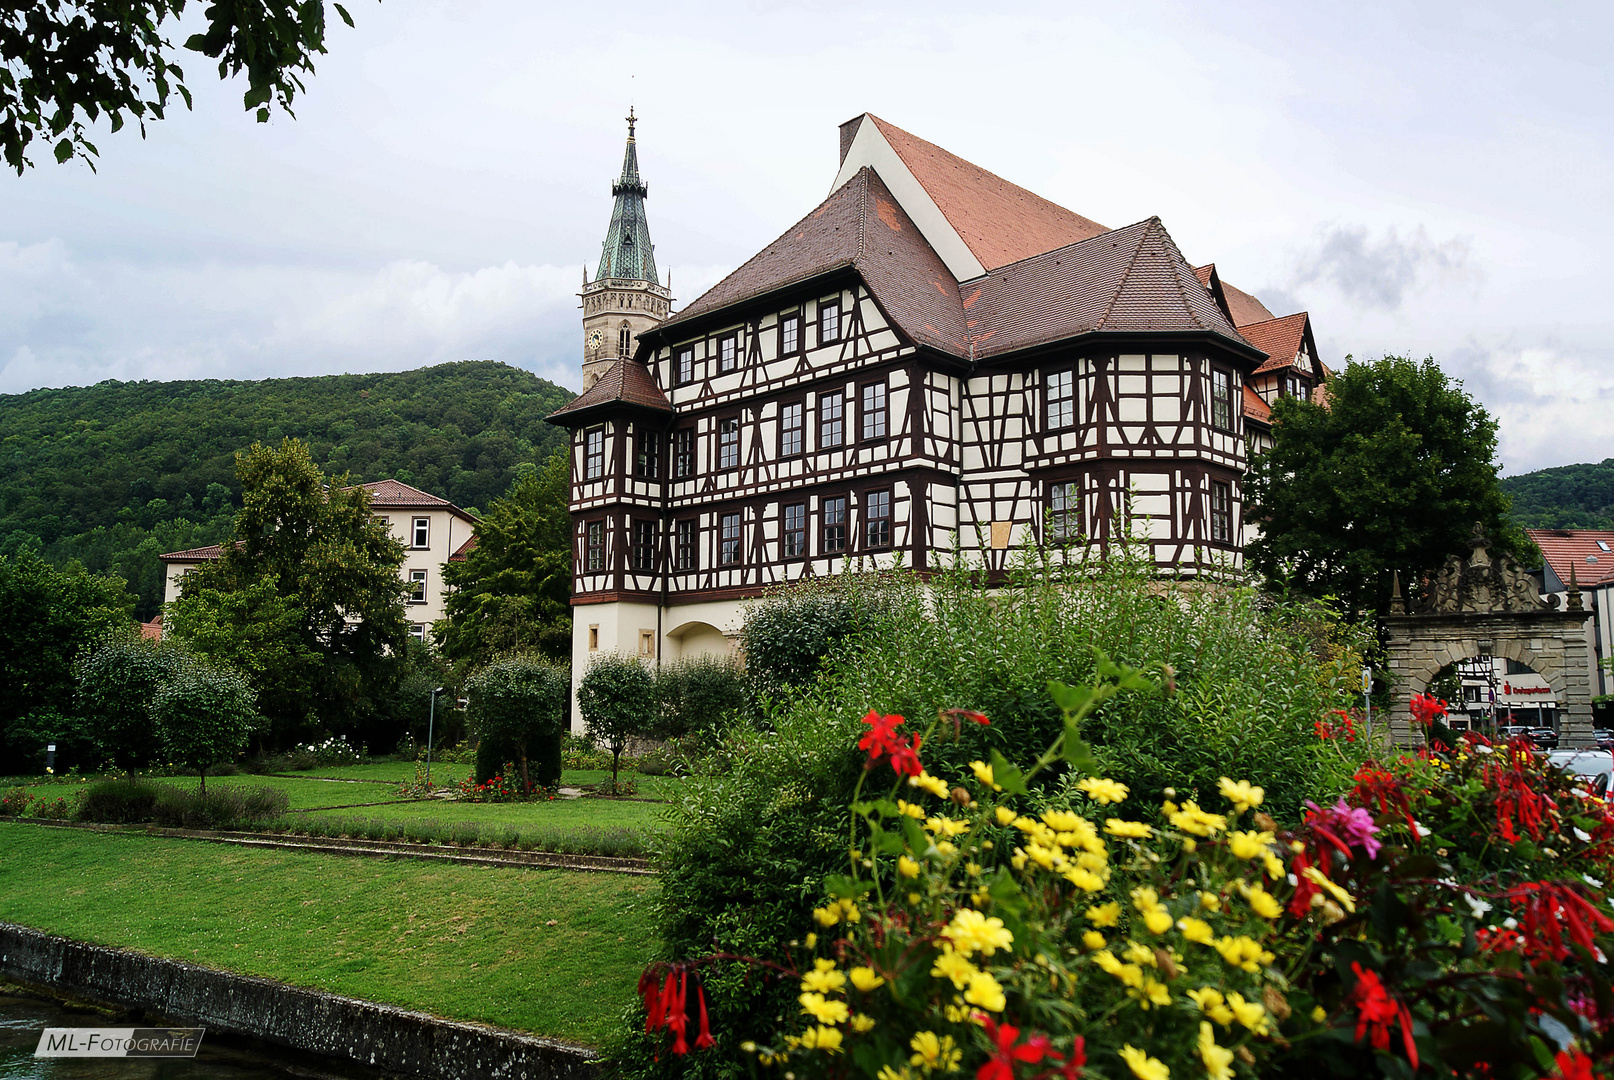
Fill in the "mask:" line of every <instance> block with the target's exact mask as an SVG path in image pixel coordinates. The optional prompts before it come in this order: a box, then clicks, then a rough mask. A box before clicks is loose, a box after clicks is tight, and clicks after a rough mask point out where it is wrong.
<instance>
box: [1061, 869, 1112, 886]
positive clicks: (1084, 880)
mask: <svg viewBox="0 0 1614 1080" xmlns="http://www.w3.org/2000/svg"><path fill="white" fill-rule="evenodd" d="M1065 880H1066V881H1068V882H1070V883H1071V884H1072V885H1074V886H1076V887H1077V888H1078V889H1080V890H1082V892H1090V893H1095V892H1100V891H1102V890H1103V888H1104V879H1103V878H1102V877H1100V876H1099V875H1097V874H1095V873H1093V871H1091V870H1085V869H1083V868H1082V867H1080V866H1078V867H1076V868H1075V869H1073V870H1070V871H1069V872H1067V873H1066V874H1065Z"/></svg>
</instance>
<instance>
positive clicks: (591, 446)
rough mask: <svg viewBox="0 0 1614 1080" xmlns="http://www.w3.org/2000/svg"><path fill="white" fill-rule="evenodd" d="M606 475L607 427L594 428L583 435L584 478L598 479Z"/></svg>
mask: <svg viewBox="0 0 1614 1080" xmlns="http://www.w3.org/2000/svg"><path fill="white" fill-rule="evenodd" d="M604 475H605V429H604V428H602V427H599V428H592V429H590V430H589V431H588V432H586V433H584V435H583V479H584V480H598V479H599V478H600V477H602V476H604Z"/></svg>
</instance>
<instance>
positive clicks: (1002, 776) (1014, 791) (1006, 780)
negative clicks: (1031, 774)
mask: <svg viewBox="0 0 1614 1080" xmlns="http://www.w3.org/2000/svg"><path fill="white" fill-rule="evenodd" d="M992 779H993V780H994V781H996V783H997V785H998V786H999V787H1001V788H1002V789H1003V793H1004V794H1005V795H1024V794H1025V793H1026V780H1025V773H1023V772H1021V771H1020V768H1019V766H1017V765H1011V764H1009V761H1008V759H1007V758H1005V757H1004V756H1003V755H1002V754H1001V753H1000V752H999V751H997V750H993V751H992Z"/></svg>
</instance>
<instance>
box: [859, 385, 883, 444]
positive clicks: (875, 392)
mask: <svg viewBox="0 0 1614 1080" xmlns="http://www.w3.org/2000/svg"><path fill="white" fill-rule="evenodd" d="M862 420H863V441H864V442H868V441H870V440H873V439H883V438H885V428H886V424H885V420H886V409H885V383H871V384H870V385H868V386H865V387H864V388H863V416H862Z"/></svg>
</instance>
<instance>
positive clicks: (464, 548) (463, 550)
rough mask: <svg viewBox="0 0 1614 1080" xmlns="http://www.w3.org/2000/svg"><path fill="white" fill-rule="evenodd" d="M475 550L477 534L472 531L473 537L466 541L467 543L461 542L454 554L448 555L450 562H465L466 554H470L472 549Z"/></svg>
mask: <svg viewBox="0 0 1614 1080" xmlns="http://www.w3.org/2000/svg"><path fill="white" fill-rule="evenodd" d="M475 550H476V534H475V533H472V534H471V538H470V539H469V540H467V541H465V543H463V544H461V545H460V546H459V547H457V548H455V549H454V554H452V555H450V556H449V557H448V561H449V562H464V561H465V556H467V555H469V554H470V553H471V552H472V551H475Z"/></svg>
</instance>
